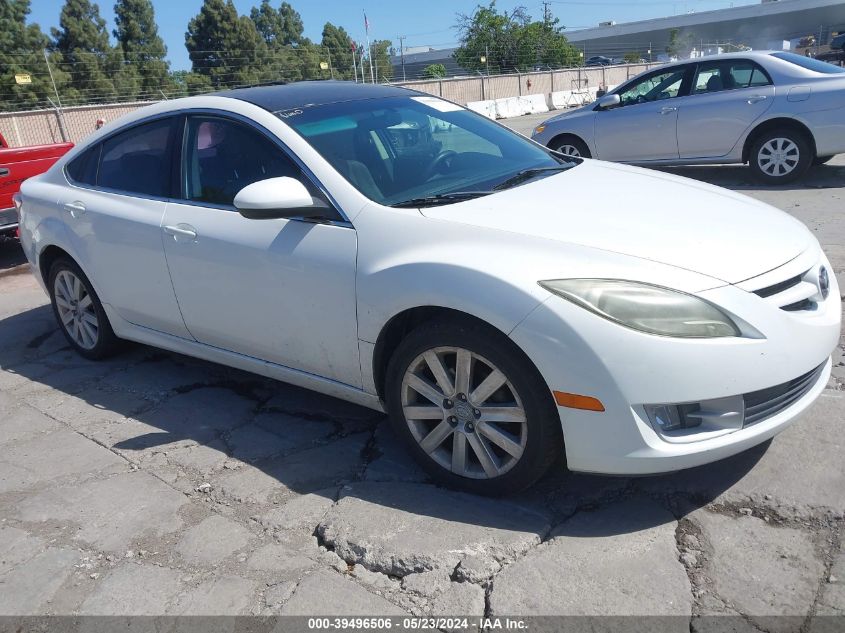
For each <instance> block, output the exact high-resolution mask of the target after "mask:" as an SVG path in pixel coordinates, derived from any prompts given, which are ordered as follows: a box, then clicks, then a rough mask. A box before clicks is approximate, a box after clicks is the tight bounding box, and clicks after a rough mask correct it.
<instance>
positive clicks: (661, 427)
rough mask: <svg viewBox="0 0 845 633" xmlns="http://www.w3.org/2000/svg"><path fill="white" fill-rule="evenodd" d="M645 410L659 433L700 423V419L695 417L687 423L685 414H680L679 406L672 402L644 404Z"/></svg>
mask: <svg viewBox="0 0 845 633" xmlns="http://www.w3.org/2000/svg"><path fill="white" fill-rule="evenodd" d="M645 410H646V413H647V414H648V417H649V420H651V425H652V426H653V427H654V429H655V430H656V431H658V432H660V433H666V432H669V431H677V430H678V429H684V428H687V427H688V426H698V425H699V424H701V420H695V419H693V420H690V422H691V424H687V423H686V422H687V420H686V419H685V416H683V415H682V414H681V411H680V409H679V407H678V406H677V405H674V404H657V405H646V407H645Z"/></svg>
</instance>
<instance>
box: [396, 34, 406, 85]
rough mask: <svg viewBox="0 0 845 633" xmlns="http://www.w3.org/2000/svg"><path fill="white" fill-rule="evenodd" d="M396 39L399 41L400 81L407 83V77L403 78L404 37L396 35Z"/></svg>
mask: <svg viewBox="0 0 845 633" xmlns="http://www.w3.org/2000/svg"><path fill="white" fill-rule="evenodd" d="M396 38H397V39H398V40H399V59H401V60H402V81H407V77H405V36H404V35H397V36H396Z"/></svg>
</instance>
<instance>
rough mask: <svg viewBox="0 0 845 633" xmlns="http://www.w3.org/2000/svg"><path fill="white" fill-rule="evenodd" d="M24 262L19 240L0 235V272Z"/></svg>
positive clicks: (24, 258)
mask: <svg viewBox="0 0 845 633" xmlns="http://www.w3.org/2000/svg"><path fill="white" fill-rule="evenodd" d="M25 263H26V257H25V256H24V254H23V249H22V248H21V245H20V242H18V241H17V240H16V239H12V238H9V237H3V236H0V273H2V272H3V271H6V270H10V269H12V268H16V267H18V266H21V265H23V264H25Z"/></svg>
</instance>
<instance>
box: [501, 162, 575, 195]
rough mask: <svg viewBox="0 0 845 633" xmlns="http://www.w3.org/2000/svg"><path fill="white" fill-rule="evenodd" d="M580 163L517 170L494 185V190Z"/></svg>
mask: <svg viewBox="0 0 845 633" xmlns="http://www.w3.org/2000/svg"><path fill="white" fill-rule="evenodd" d="M577 164H578V163H575V162H572V163H567V164H566V165H555V166H554V167H531V168H529V169H523V170H522V171H518V172H516V173H515V174H514V175H513V176H511V177H510V178H508V179H507V180H503V181H502V182H500V183H499V184H498V185H496V186H494V187H493V191H500V190H502V189H508V188H510V187H515V186H516V185H519V184H521V183H523V182H525V181H526V180H530V179H531V177H532V176H535V175H537V174H542V173H545V172H549V171H566V170H567V169H572V168H573V167H575V165H577Z"/></svg>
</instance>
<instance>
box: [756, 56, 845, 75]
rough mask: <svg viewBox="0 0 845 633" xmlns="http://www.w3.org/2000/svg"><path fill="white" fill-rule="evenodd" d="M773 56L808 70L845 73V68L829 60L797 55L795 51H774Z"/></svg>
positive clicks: (828, 73)
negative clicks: (824, 60)
mask: <svg viewBox="0 0 845 633" xmlns="http://www.w3.org/2000/svg"><path fill="white" fill-rule="evenodd" d="M772 57H777V58H778V59H782V60H784V61H786V62H789V63H790V64H795V65H796V66H801V68H806V69H807V70H812V71H813V72H817V73H824V74H826V75H835V74H837V73H845V68H840V67H839V66H834V65H833V64H828V63H827V62H823V61H820V60H818V59H813V58H812V57H804V56H803V55H796V54H795V53H772Z"/></svg>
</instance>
